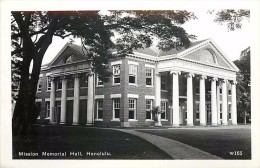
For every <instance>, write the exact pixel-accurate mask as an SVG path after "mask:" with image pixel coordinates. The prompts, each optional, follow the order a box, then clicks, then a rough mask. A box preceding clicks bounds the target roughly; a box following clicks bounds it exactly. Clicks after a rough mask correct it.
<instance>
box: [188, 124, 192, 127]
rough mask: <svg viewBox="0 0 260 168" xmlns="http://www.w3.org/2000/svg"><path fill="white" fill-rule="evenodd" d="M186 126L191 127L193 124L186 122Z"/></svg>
mask: <svg viewBox="0 0 260 168" xmlns="http://www.w3.org/2000/svg"><path fill="white" fill-rule="evenodd" d="M186 126H189V127H193V126H194V125H193V124H187V125H186Z"/></svg>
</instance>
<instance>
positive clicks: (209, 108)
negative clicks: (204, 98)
mask: <svg viewBox="0 0 260 168" xmlns="http://www.w3.org/2000/svg"><path fill="white" fill-rule="evenodd" d="M206 110H207V113H211V104H206Z"/></svg>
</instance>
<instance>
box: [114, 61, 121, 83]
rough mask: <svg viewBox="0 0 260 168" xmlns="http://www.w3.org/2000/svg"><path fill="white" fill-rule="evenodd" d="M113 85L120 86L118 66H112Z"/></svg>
mask: <svg viewBox="0 0 260 168" xmlns="http://www.w3.org/2000/svg"><path fill="white" fill-rule="evenodd" d="M113 84H120V65H114V66H113Z"/></svg>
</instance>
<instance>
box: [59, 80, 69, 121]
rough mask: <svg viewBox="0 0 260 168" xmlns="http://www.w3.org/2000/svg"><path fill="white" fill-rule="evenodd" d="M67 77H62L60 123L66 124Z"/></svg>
mask: <svg viewBox="0 0 260 168" xmlns="http://www.w3.org/2000/svg"><path fill="white" fill-rule="evenodd" d="M66 107H67V77H66V76H63V77H62V90H61V113H60V124H66Z"/></svg>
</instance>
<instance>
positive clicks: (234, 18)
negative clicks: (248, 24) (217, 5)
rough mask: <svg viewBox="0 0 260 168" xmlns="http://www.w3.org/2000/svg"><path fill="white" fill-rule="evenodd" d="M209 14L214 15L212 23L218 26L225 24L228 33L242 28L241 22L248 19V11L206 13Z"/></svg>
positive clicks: (226, 10)
mask: <svg viewBox="0 0 260 168" xmlns="http://www.w3.org/2000/svg"><path fill="white" fill-rule="evenodd" d="M208 13H210V14H215V19H214V22H216V23H219V24H220V25H223V24H226V25H227V29H228V31H234V30H236V29H241V28H242V22H243V21H244V20H248V21H249V19H250V10H242V9H239V10H234V9H223V10H220V11H214V10H211V11H208Z"/></svg>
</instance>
